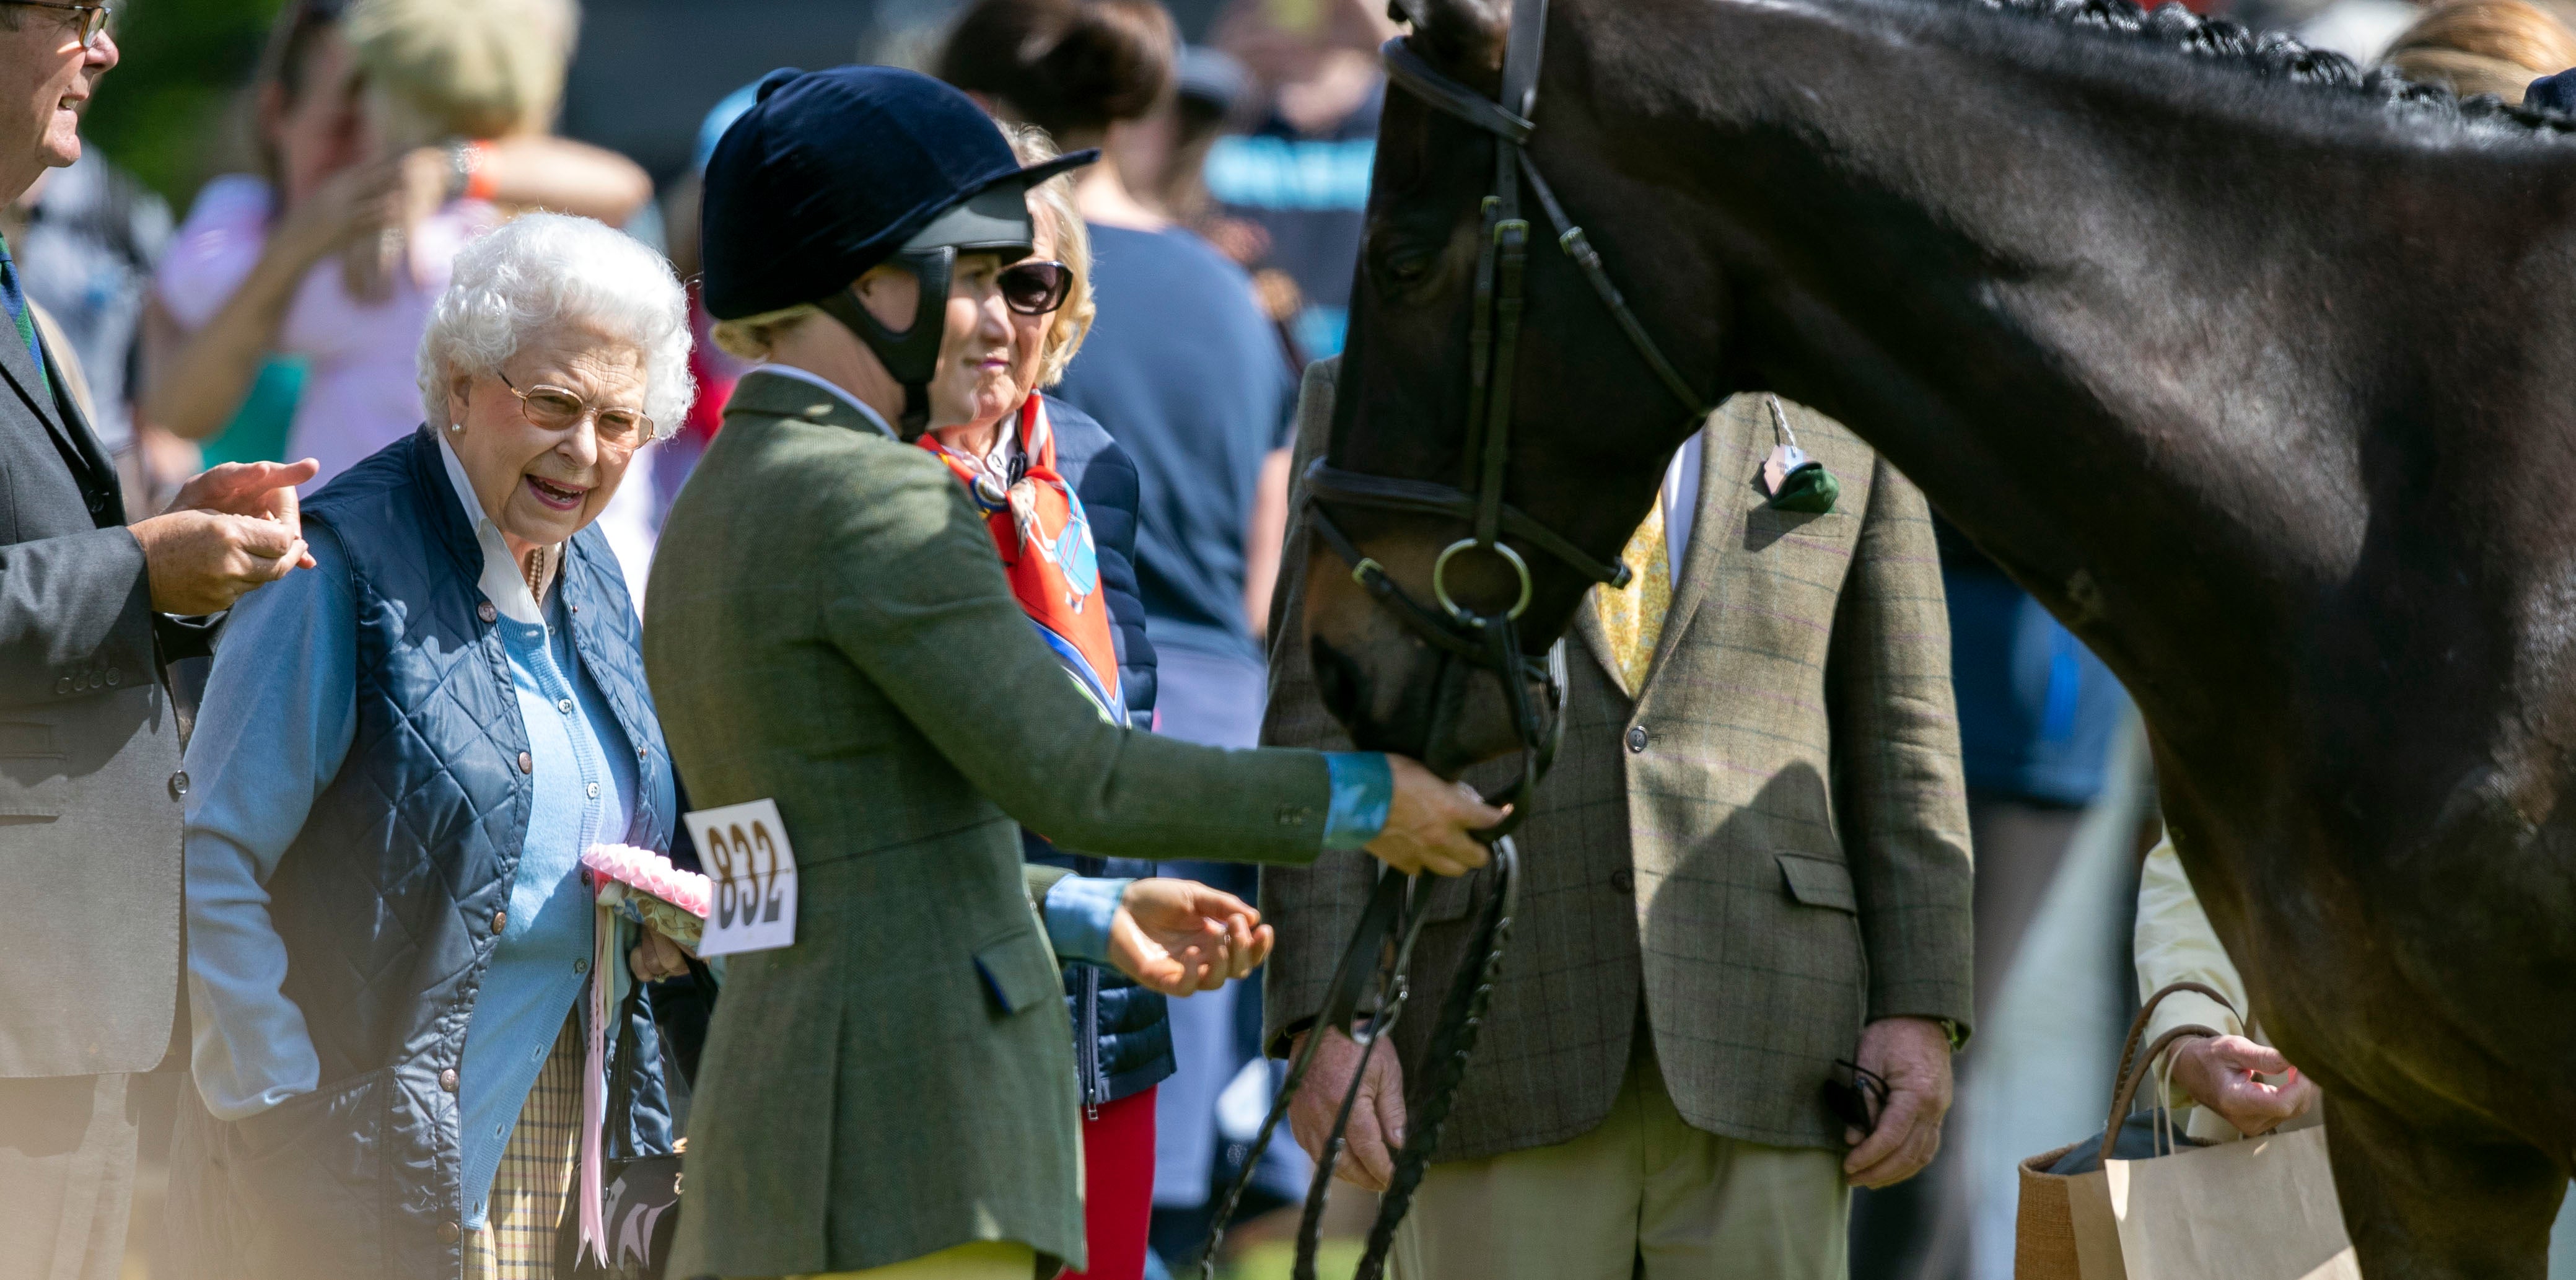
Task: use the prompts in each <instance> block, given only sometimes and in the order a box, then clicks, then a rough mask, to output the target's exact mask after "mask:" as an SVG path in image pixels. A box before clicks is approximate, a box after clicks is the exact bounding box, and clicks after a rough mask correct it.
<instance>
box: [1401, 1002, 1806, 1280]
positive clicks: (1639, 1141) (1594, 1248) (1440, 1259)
mask: <svg viewBox="0 0 2576 1280" xmlns="http://www.w3.org/2000/svg"><path fill="white" fill-rule="evenodd" d="M1637 1035H1638V1041H1639V1046H1640V1047H1639V1048H1638V1050H1637V1051H1636V1052H1635V1053H1633V1054H1632V1055H1630V1057H1629V1061H1628V1078H1627V1080H1626V1082H1625V1083H1623V1084H1622V1085H1621V1086H1620V1089H1619V1097H1618V1100H1617V1101H1616V1102H1614V1103H1612V1104H1611V1107H1610V1115H1609V1116H1608V1118H1606V1119H1604V1120H1603V1121H1602V1122H1601V1125H1600V1127H1599V1128H1596V1129H1594V1130H1593V1131H1592V1132H1590V1133H1587V1134H1584V1135H1583V1136H1582V1137H1579V1138H1576V1139H1573V1140H1572V1141H1570V1142H1561V1143H1558V1144H1557V1145H1555V1146H1552V1147H1540V1148H1537V1149H1535V1150H1529V1151H1514V1152H1510V1153H1508V1154H1505V1155H1499V1156H1493V1157H1490V1158H1488V1159H1483V1160H1459V1161H1451V1162H1444V1163H1440V1164H1435V1165H1433V1166H1431V1169H1430V1171H1429V1172H1428V1173H1427V1174H1426V1175H1425V1176H1424V1177H1423V1180H1422V1189H1421V1190H1420V1192H1419V1193H1417V1194H1416V1196H1415V1197H1414V1202H1413V1211H1412V1212H1411V1213H1409V1214H1407V1215H1406V1216H1405V1219H1404V1224H1403V1226H1401V1227H1399V1228H1398V1229H1397V1230H1396V1236H1395V1249H1394V1253H1393V1255H1392V1256H1391V1257H1390V1259H1389V1262H1390V1264H1391V1265H1390V1270H1391V1273H1392V1274H1393V1276H1394V1277H1395V1280H1631V1277H1643V1278H1644V1280H1842V1278H1843V1276H1844V1275H1845V1273H1846V1270H1847V1263H1846V1259H1845V1256H1844V1255H1845V1243H1844V1242H1845V1238H1846V1235H1847V1228H1848V1224H1849V1220H1850V1216H1851V1193H1850V1191H1849V1190H1848V1189H1847V1188H1846V1187H1845V1185H1844V1183H1843V1171H1842V1154H1841V1153H1840V1152H1835V1151H1823V1150H1817V1149H1813V1148H1803V1147H1768V1146H1763V1145H1761V1144H1759V1143H1752V1142H1741V1141H1738V1140H1736V1139H1733V1138H1721V1137H1718V1136H1717V1135H1715V1134H1710V1133H1703V1132H1701V1131H1699V1130H1697V1129H1694V1128H1692V1127H1690V1125H1689V1124H1688V1123H1686V1122H1684V1121H1683V1119H1682V1117H1681V1113H1680V1112H1678V1111H1676V1110H1674V1109H1673V1100H1672V1098H1671V1097H1670V1096H1669V1095H1667V1094H1666V1093H1665V1091H1664V1079H1663V1073H1662V1072H1661V1071H1660V1070H1658V1069H1657V1068H1656V1066H1655V1058H1654V1054H1653V1052H1652V1050H1651V1049H1649V1048H1647V1047H1645V1046H1646V1042H1647V1040H1648V1037H1649V1033H1648V1032H1647V1031H1646V1030H1645V1029H1644V1028H1643V1027H1640V1028H1639V1029H1638V1033H1637Z"/></svg>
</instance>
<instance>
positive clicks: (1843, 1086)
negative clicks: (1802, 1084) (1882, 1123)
mask: <svg viewBox="0 0 2576 1280" xmlns="http://www.w3.org/2000/svg"><path fill="white" fill-rule="evenodd" d="M1824 1092H1825V1109H1826V1110H1828V1111H1831V1112H1833V1113H1834V1118H1835V1119H1837V1120H1840V1121H1842V1122H1843V1123H1844V1124H1847V1125H1850V1126H1851V1127H1852V1128H1855V1129H1858V1130H1860V1131H1861V1132H1862V1133H1863V1134H1867V1133H1869V1132H1870V1131H1872V1130H1874V1129H1876V1128H1878V1116H1879V1113H1880V1112H1882V1111H1885V1110H1886V1109H1887V1081H1886V1080H1885V1079H1884V1078H1883V1077H1881V1076H1880V1075H1879V1074H1878V1073H1877V1072H1875V1071H1872V1070H1870V1069H1869V1068H1867V1067H1864V1066H1862V1065H1860V1064H1859V1063H1857V1062H1851V1061H1848V1060H1846V1059H1842V1058H1836V1059H1834V1073H1833V1074H1832V1075H1831V1076H1828V1077H1826V1079H1825V1088H1824Z"/></svg>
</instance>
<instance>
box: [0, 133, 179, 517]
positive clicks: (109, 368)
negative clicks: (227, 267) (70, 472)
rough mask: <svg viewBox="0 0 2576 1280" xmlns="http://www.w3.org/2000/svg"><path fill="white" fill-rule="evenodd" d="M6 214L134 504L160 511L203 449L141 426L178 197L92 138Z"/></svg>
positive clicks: (23, 267)
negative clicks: (142, 344) (159, 269)
mask: <svg viewBox="0 0 2576 1280" xmlns="http://www.w3.org/2000/svg"><path fill="white" fill-rule="evenodd" d="M5 220H6V221H7V222H9V223H10V224H12V225H10V226H9V227H8V228H7V230H8V237H9V243H10V245H11V246H13V247H14V248H15V249H16V254H15V256H16V258H17V263H18V272H19V279H20V283H21V284H22V285H23V287H24V288H25V289H26V291H27V299H28V301H29V302H31V303H33V304H35V306H36V307H37V308H38V309H39V311H40V312H41V313H42V314H44V315H47V316H49V317H50V318H51V319H52V320H53V322H54V323H55V324H56V325H58V326H59V327H60V330H61V335H60V336H61V341H60V342H59V343H58V344H56V346H57V349H58V350H60V351H61V352H62V353H64V354H65V355H66V356H67V357H70V358H72V359H75V360H77V362H78V363H79V365H80V368H81V371H82V373H83V375H84V379H85V381H86V384H87V388H88V394H89V396H90V402H89V404H88V406H87V408H88V409H89V410H90V412H91V417H90V425H91V427H92V429H94V430H96V431H97V432H98V436H99V442H100V443H101V444H104V445H106V446H107V451H108V453H109V455H110V456H112V457H114V458H115V459H116V467H117V473H118V475H119V477H120V478H121V479H122V480H123V481H124V484H125V490H126V492H125V500H126V505H127V506H128V507H130V508H132V509H134V510H138V511H157V510H160V508H161V505H162V504H163V503H165V502H167V501H169V498H170V495H171V494H172V493H173V492H174V491H175V490H176V489H177V487H178V485H179V484H180V483H181V482H182V481H183V480H185V479H186V478H187V476H189V475H190V474H192V473H194V472H195V471H196V470H197V465H196V462H197V460H196V451H195V450H193V449H176V450H173V449H171V448H169V447H168V437H167V436H166V435H161V436H159V437H158V440H157V441H155V440H153V439H152V438H151V437H148V436H146V435H145V434H144V433H139V432H137V431H136V430H135V429H134V412H133V407H132V404H131V397H132V394H133V390H134V388H133V374H134V365H135V360H136V358H137V354H138V353H137V350H136V342H137V339H138V337H139V334H140V331H141V328H142V322H143V304H144V298H145V296H146V294H147V293H148V292H149V290H150V287H151V282H152V271H153V266H154V264H155V263H157V262H159V261H160V258H161V253H162V250H163V249H164V248H165V247H167V246H168V244H169V242H170V206H169V204H168V203H166V202H164V201H163V200H162V199H161V197H160V196H158V195H155V194H153V193H152V192H151V191H150V190H149V189H147V188H145V187H144V186H143V185H142V184H141V183H139V182H136V181H135V180H134V179H133V178H132V177H131V176H129V175H128V174H126V173H125V172H124V171H123V170H121V169H118V168H117V167H116V166H114V165H112V164H110V163H108V159H107V157H106V156H105V155H104V154H102V153H101V152H100V151H99V150H98V148H96V147H88V148H84V149H83V151H82V153H81V158H80V159H79V161H78V162H76V163H74V164H73V165H72V166H71V167H70V168H67V169H54V170H47V171H46V173H45V176H44V177H42V178H40V179H38V180H37V182H36V185H35V186H33V187H30V188H28V189H27V191H26V193H25V194H23V195H21V196H19V197H18V200H17V202H16V203H15V204H12V205H11V206H10V207H9V210H8V213H7V215H6V218H5ZM156 444H157V445H158V447H156Z"/></svg>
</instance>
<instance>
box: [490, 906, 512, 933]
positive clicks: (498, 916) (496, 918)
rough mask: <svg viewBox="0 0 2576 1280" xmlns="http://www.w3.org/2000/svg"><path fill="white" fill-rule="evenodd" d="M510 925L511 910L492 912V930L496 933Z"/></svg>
mask: <svg viewBox="0 0 2576 1280" xmlns="http://www.w3.org/2000/svg"><path fill="white" fill-rule="evenodd" d="M509 927H510V913H509V912H507V911H495V912H493V913H492V932H494V933H499V932H500V931H502V930H503V929H506V928H509Z"/></svg>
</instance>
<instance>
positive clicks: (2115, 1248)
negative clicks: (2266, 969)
mask: <svg viewBox="0 0 2576 1280" xmlns="http://www.w3.org/2000/svg"><path fill="white" fill-rule="evenodd" d="M2176 991H2196V992H2199V993H2200V994H2202V995H2205V996H2208V997H2210V998H2211V999H2213V1000H2216V1001H2218V1002H2219V1003H2220V1004H2221V1005H2227V998H2226V997H2225V996H2222V995H2220V994H2219V993H2218V992H2216V991H2213V990H2211V989H2210V988H2208V987H2206V986H2203V985H2201V984H2199V983H2196V982H2177V983H2174V984H2173V985H2171V986H2168V987H2166V988H2165V989H2164V990H2162V991H2158V992H2157V993H2155V995H2153V996H2152V997H2149V998H2148V1000H2147V1003H2146V1007H2145V1008H2143V1009H2141V1010H2139V1011H2138V1017H2137V1021H2136V1022H2134V1023H2132V1024H2131V1025H2130V1028H2129V1039H2128V1043H2127V1044H2126V1045H2125V1046H2123V1047H2122V1049H2121V1051H2120V1069H2119V1071H2118V1073H2117V1080H2116V1083H2115V1088H2114V1091H2113V1094H2112V1099H2111V1113H2110V1116H2109V1118H2108V1120H2107V1121H2106V1122H2105V1124H2104V1125H2103V1132H2102V1134H2101V1135H2100V1136H2097V1137H2094V1138H2088V1139H2086V1140H2085V1141H2083V1142H2079V1143H2073V1144H2069V1145H2067V1146H2064V1147H2060V1148H2058V1149H2056V1150H2054V1151H2050V1152H2045V1153H2043V1154H2040V1155H2036V1156H2033V1157H2031V1158H2030V1159H2028V1160H2025V1161H2023V1162H2022V1164H2021V1208H2020V1216H2019V1221H2018V1223H2017V1224H2016V1225H2017V1233H2016V1234H2017V1240H2016V1250H2015V1257H2014V1267H2013V1275H2014V1277H2015V1280H2221V1278H2222V1277H2224V1278H2225V1280H2360V1277H2361V1270H2360V1268H2359V1266H2358V1265H2357V1264H2356V1263H2355V1262H2354V1260H2353V1252H2352V1245H2351V1242H2350V1241H2349V1239H2347V1238H2346V1236H2345V1234H2344V1226H2343V1214H2342V1211H2341V1208H2340V1207H2339V1206H2338V1204H2337V1202H2336V1200H2335V1190H2334V1171H2333V1169H2332V1167H2331V1166H2330V1165H2329V1164H2328V1162H2327V1158H2326V1139H2325V1129H2324V1128H2323V1127H2322V1126H2315V1125H2311V1126H2309V1127H2307V1128H2303V1129H2298V1130H2294V1131H2290V1132H2281V1131H2277V1130H2276V1131H2274V1132H2272V1133H2268V1134H2264V1135H2262V1136H2260V1137H2253V1138H2247V1139H2244V1140H2243V1141H2239V1142H2222V1143H2217V1144H2214V1145H2210V1146H2200V1145H2197V1144H2193V1143H2191V1142H2190V1141H2189V1140H2188V1139H2170V1140H2168V1141H2166V1142H2163V1143H2159V1142H2158V1141H2157V1140H2156V1135H2157V1132H2158V1129H2159V1128H2160V1126H2158V1125H2157V1124H2156V1123H2155V1121H2156V1120H2157V1118H2158V1117H2159V1116H2160V1115H2161V1114H2162V1105H2161V1099H2160V1100H2159V1105H2158V1108H2157V1110H2156V1112H2153V1113H2150V1114H2147V1115H2141V1116H2130V1115H2128V1114H2127V1112H2128V1110H2129V1104H2130V1102H2131V1101H2132V1099H2133V1098H2134V1097H2135V1096H2136V1093H2137V1090H2138V1085H2139V1084H2140V1083H2141V1082H2142V1081H2144V1080H2145V1079H2146V1078H2147V1076H2148V1074H2149V1073H2150V1072H2151V1071H2152V1070H2153V1068H2154V1064H2155V1061H2156V1058H2157V1056H2158V1055H2160V1054H2162V1053H2163V1052H2164V1051H2165V1049H2166V1048H2167V1047H2168V1046H2170V1045H2171V1044H2172V1043H2173V1042H2174V1041H2176V1040H2178V1039H2181V1038H2183V1037H2185V1036H2191V1035H2203V1036H2216V1035H2217V1034H2219V1033H2218V1032H2216V1031H2213V1030H2211V1029H2210V1028H2207V1027H2199V1026H2189V1027H2177V1028H2175V1029H2174V1030H2172V1031H2168V1032H2166V1033H2165V1034H2164V1035H2162V1036H2159V1037H2157V1038H2156V1041H2155V1043H2154V1044H2152V1045H2149V1046H2147V1049H2146V1051H2145V1052H2144V1053H2139V1052H2138V1041H2139V1040H2140V1039H2141V1038H2142V1037H2143V1036H2144V1035H2145V1034H2146V1029H2147V1020H2148V1018H2149V1017H2150V1016H2151V1015H2153V1014H2154V1012H2155V1008H2156V1005H2157V1004H2159V1003H2161V1002H2162V1001H2163V1000H2164V998H2165V997H2166V996H2169V995H2171V994H2173V993H2174V992H2176ZM2228 1011H2229V1012H2230V1013H2234V1012H2235V1011H2236V1010H2235V1009H2234V1007H2233V1006H2228ZM2142 1122H2143V1123H2142ZM2161 1127H2162V1128H2163V1129H2164V1130H2165V1132H2166V1133H2167V1134H2168V1135H2170V1132H2171V1129H2170V1126H2169V1125H2166V1126H2161ZM2106 1143H2107V1144H2108V1145H2109V1148H2110V1150H2109V1152H2108V1157H2109V1158H2107V1159H2104V1158H2100V1156H2101V1153H2102V1152H2103V1148H2104V1146H2105V1144H2106ZM2159 1147H2161V1148H2162V1150H2161V1151H2159V1149H2158V1148H2159Z"/></svg>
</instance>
